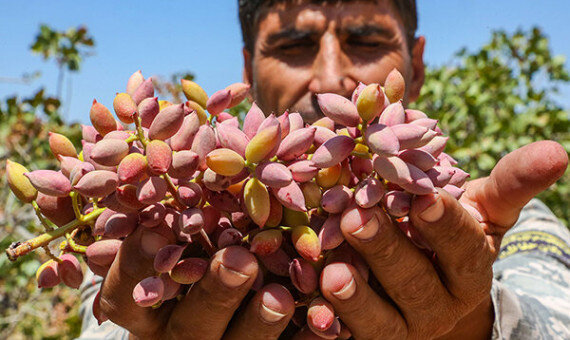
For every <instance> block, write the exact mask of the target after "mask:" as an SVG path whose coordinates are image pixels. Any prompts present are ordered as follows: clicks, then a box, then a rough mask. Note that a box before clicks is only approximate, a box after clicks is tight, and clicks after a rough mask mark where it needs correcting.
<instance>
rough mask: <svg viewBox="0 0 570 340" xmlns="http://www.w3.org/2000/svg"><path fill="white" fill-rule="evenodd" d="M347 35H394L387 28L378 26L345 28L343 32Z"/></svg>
mask: <svg viewBox="0 0 570 340" xmlns="http://www.w3.org/2000/svg"><path fill="white" fill-rule="evenodd" d="M341 31H342V32H343V33H345V34H349V35H354V36H362V37H366V36H370V35H390V34H392V33H391V32H390V30H388V29H386V28H385V27H381V26H377V25H370V24H366V25H358V26H347V27H343V28H342V30H341Z"/></svg>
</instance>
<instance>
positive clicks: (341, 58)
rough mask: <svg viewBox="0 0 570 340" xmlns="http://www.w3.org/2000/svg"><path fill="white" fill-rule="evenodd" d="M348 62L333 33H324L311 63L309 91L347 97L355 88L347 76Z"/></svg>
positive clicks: (352, 81) (354, 84)
mask: <svg viewBox="0 0 570 340" xmlns="http://www.w3.org/2000/svg"><path fill="white" fill-rule="evenodd" d="M349 62H350V61H349V60H348V58H347V57H346V55H344V53H343V51H342V48H341V45H340V42H339V40H338V38H337V37H336V36H335V35H334V34H333V33H330V32H327V33H325V34H324V35H323V36H322V37H321V40H320V42H319V52H318V54H317V57H316V58H315V61H314V63H313V75H312V79H311V82H310V83H309V91H311V92H312V93H336V94H339V95H341V96H345V97H349V96H350V95H351V94H352V91H353V90H354V88H356V82H355V81H354V80H352V79H351V78H350V77H349V75H348V67H349Z"/></svg>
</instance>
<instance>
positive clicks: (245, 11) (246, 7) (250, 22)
mask: <svg viewBox="0 0 570 340" xmlns="http://www.w3.org/2000/svg"><path fill="white" fill-rule="evenodd" d="M291 1H292V0H238V6H239V21H240V23H241V34H242V37H243V43H244V45H245V48H246V49H247V50H248V51H250V52H253V43H254V41H255V29H256V27H255V25H256V24H257V20H258V16H259V13H260V12H261V10H262V9H263V8H264V7H266V8H267V7H270V6H273V5H275V4H278V3H285V2H291ZM310 1H311V2H313V3H340V2H351V1H363V0H310ZM368 1H376V0H368ZM392 1H393V2H394V5H395V6H396V9H397V10H398V12H399V13H400V16H401V17H402V20H403V21H404V29H405V30H406V38H407V41H408V46H409V48H410V49H411V48H412V46H413V44H414V40H415V35H416V30H417V29H418V13H417V9H416V0H392Z"/></svg>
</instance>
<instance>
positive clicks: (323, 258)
mask: <svg viewBox="0 0 570 340" xmlns="http://www.w3.org/2000/svg"><path fill="white" fill-rule="evenodd" d="M182 88H183V91H184V94H185V96H186V98H187V99H188V101H186V102H185V103H181V104H175V103H170V102H167V101H159V100H158V98H157V97H154V87H153V84H152V79H151V78H148V79H146V80H145V79H144V78H143V76H142V74H141V73H140V71H139V72H135V73H134V74H133V75H132V76H131V77H130V79H129V81H128V83H127V89H126V92H124V93H119V94H117V95H116V97H115V99H114V102H113V108H114V111H115V114H116V117H117V118H118V120H117V119H116V118H115V117H114V116H113V114H112V113H111V112H110V111H109V110H108V109H107V108H106V107H105V106H104V105H102V104H100V103H98V102H97V101H93V105H92V107H91V111H90V119H91V122H92V126H83V140H82V150H81V152H79V153H78V152H77V150H76V148H75V146H74V145H73V144H72V143H71V142H70V141H69V139H67V138H66V137H65V136H63V135H60V134H57V133H51V134H50V137H49V145H50V148H51V150H52V152H53V154H54V156H55V157H57V159H58V160H59V161H60V165H61V169H60V170H59V171H52V170H35V171H28V170H27V169H26V168H25V167H24V166H22V165H20V164H18V163H15V162H11V161H8V163H7V176H8V183H9V185H10V188H11V189H12V191H13V192H14V194H15V195H16V196H17V197H18V198H19V199H20V200H22V201H23V202H26V203H31V204H32V205H33V206H34V209H35V210H36V213H37V215H38V217H39V219H40V220H41V222H42V224H43V225H44V226H45V228H46V232H45V233H44V234H42V235H39V236H37V237H35V238H33V239H31V240H28V241H25V242H19V243H16V244H13V245H12V246H11V247H10V248H9V249H8V250H7V254H8V256H9V258H10V259H12V260H15V259H16V258H17V257H19V256H21V255H24V254H26V253H28V252H30V251H32V250H33V249H36V248H38V247H44V248H45V249H46V250H47V251H48V253H50V255H51V256H52V259H51V260H49V261H47V262H46V263H44V264H43V265H42V266H41V267H40V268H39V269H38V272H37V281H38V286H39V287H44V288H48V287H53V286H55V285H57V284H59V283H60V282H63V283H64V284H66V285H68V286H70V287H73V288H77V287H79V285H80V284H81V282H82V279H83V273H82V269H81V265H80V263H79V260H78V258H77V257H76V256H74V255H73V254H80V255H81V257H82V258H83V259H85V260H86V262H87V265H88V266H89V268H90V269H91V270H92V271H93V272H94V273H96V274H97V275H101V276H106V275H107V272H108V270H109V268H110V266H111V265H112V263H113V261H114V259H115V256H116V254H117V252H118V250H119V248H120V247H121V243H122V240H123V239H124V238H125V237H128V236H129V235H130V234H131V233H133V232H134V231H135V230H136V229H137V228H153V229H154V230H155V231H156V232H157V233H160V234H162V235H164V236H165V237H166V238H168V239H169V240H171V244H169V245H167V246H164V247H162V248H160V249H158V251H157V253H156V256H155V259H154V269H155V273H156V274H155V275H154V276H151V277H148V278H146V279H144V280H142V281H141V282H140V283H139V284H138V285H137V286H136V287H135V288H134V290H133V298H134V300H135V302H136V303H137V304H138V305H140V306H142V307H154V308H157V307H158V306H160V304H161V303H162V302H164V301H166V300H170V299H174V298H176V297H177V296H179V295H180V294H184V293H185V292H187V291H188V289H191V286H192V284H193V283H195V282H197V281H199V280H200V279H201V278H202V276H203V275H204V273H205V272H206V270H207V268H208V265H209V258H210V257H211V256H212V255H213V254H214V253H215V252H216V251H217V250H219V249H222V248H225V247H231V246H242V247H246V248H248V249H249V251H250V252H252V253H254V254H255V255H256V257H257V258H258V260H259V262H260V264H261V265H260V267H261V268H262V269H261V270H260V271H259V275H258V277H257V279H256V282H255V284H254V287H253V288H254V289H259V288H261V287H262V286H263V285H264V284H267V283H271V282H277V283H280V284H282V285H284V286H285V287H286V288H288V289H289V291H290V292H291V293H292V294H293V296H294V298H295V299H296V300H297V305H298V306H299V309H300V311H301V312H302V313H304V315H306V316H303V317H298V314H299V313H296V317H294V319H293V321H294V322H295V323H296V324H297V325H298V326H299V327H303V326H305V325H306V326H307V327H308V329H310V330H311V331H312V332H313V333H315V334H317V335H319V336H321V337H324V338H337V337H339V336H341V334H347V332H348V330H347V329H346V327H345V326H344V325H342V323H341V322H340V320H339V319H338V318H337V317H336V316H335V313H334V310H333V308H332V305H331V304H330V303H328V302H327V301H326V300H324V299H323V298H322V297H321V296H320V293H319V290H318V281H319V279H318V278H319V275H320V271H321V270H322V269H323V267H324V266H325V265H326V264H329V263H332V262H338V261H342V262H347V263H350V264H352V265H353V266H354V267H355V268H357V269H358V270H359V271H360V273H361V274H362V276H363V277H364V278H369V273H368V272H369V271H368V267H367V265H366V263H365V262H364V261H363V260H362V259H361V258H360V256H359V255H358V254H357V253H356V252H355V251H354V250H353V249H352V248H351V247H350V246H349V245H348V244H347V243H346V242H344V236H343V232H342V231H345V232H346V231H351V233H352V234H357V233H359V234H362V233H370V236H372V235H373V234H375V233H376V231H377V230H378V228H379V227H380V226H379V223H380V222H379V214H384V213H387V214H388V215H390V216H391V218H392V220H393V223H395V224H396V225H398V226H399V228H400V229H401V230H402V232H403V233H405V234H406V235H407V236H408V237H409V238H410V239H411V240H412V242H414V243H415V244H416V245H417V246H418V247H420V248H423V249H425V250H426V251H427V252H429V251H430V250H429V247H428V246H427V245H426V244H425V242H423V241H422V239H421V236H420V235H419V234H418V233H417V232H416V231H415V229H414V227H413V225H412V224H411V223H410V221H409V219H408V217H407V215H408V213H409V210H410V206H411V202H412V198H413V196H414V195H426V194H430V193H433V192H434V191H435V188H443V189H445V190H446V191H448V192H449V193H451V194H452V195H454V196H455V197H456V198H459V197H460V196H461V194H462V193H463V190H462V189H461V186H462V185H463V183H464V182H465V180H466V179H467V177H468V174H467V173H466V172H464V171H462V170H461V169H459V168H457V167H455V165H456V164H457V162H456V161H455V160H454V159H453V158H451V157H450V156H449V155H447V154H445V153H444V152H443V150H444V148H445V144H446V142H447V137H443V136H442V132H441V130H440V129H439V128H438V127H437V121H436V120H433V119H430V118H428V117H427V115H426V114H424V113H423V112H420V111H417V110H410V109H405V108H404V105H403V102H402V99H403V96H404V92H405V84H404V79H403V77H402V76H401V74H400V73H398V71H396V70H394V71H392V72H391V73H390V75H389V76H388V78H387V79H386V82H385V84H384V87H381V86H380V85H379V84H369V85H365V84H359V86H358V87H357V88H356V89H355V91H354V93H353V95H352V98H351V99H348V98H345V97H342V96H340V95H336V94H330V93H329V94H326V93H325V94H319V95H318V96H317V101H318V104H319V106H320V108H321V111H322V112H323V113H324V115H325V117H323V118H322V119H320V120H318V121H316V122H315V123H313V124H311V125H308V124H306V123H305V122H304V121H303V119H302V117H301V115H300V114H299V113H297V112H291V113H290V112H287V111H286V112H284V113H283V114H281V115H279V116H276V115H274V114H271V115H268V116H266V115H265V113H264V112H262V111H261V109H260V108H259V107H258V106H257V105H256V104H255V103H254V104H253V105H252V107H251V109H250V110H249V112H248V113H247V115H246V116H245V120H244V122H243V126H240V123H239V121H238V119H237V118H236V117H233V116H231V115H230V114H229V113H227V112H226V111H225V110H226V109H228V108H231V107H233V106H235V105H237V104H239V103H240V102H241V101H242V100H244V98H245V97H246V95H247V93H248V91H249V86H248V85H246V84H241V83H236V84H233V85H230V86H228V87H227V88H225V89H223V90H220V91H218V92H216V93H214V94H212V95H211V96H210V97H208V95H207V94H206V92H205V91H204V90H203V89H202V88H201V87H200V86H199V85H198V84H196V83H194V82H192V81H188V80H182ZM206 111H207V113H206ZM121 123H122V124H121ZM133 125H134V126H133ZM124 126H127V128H125V127H124ZM129 126H130V127H131V129H128V127H129ZM341 230H342V231H341ZM59 238H63V241H62V242H61V245H60V249H61V254H59V255H58V256H56V255H53V254H51V252H49V249H48V248H47V245H48V244H49V243H50V242H51V241H54V240H56V239H59ZM359 238H366V235H359ZM370 279H371V280H372V279H373V278H370ZM98 303H99V300H98V298H96V299H95V302H94V306H93V309H94V314H95V316H96V317H97V318H98V319H99V320H100V321H101V322H102V321H104V320H105V319H106V317H105V316H104V315H103V314H102V313H101V312H100V309H99V307H98ZM305 312H306V313H305Z"/></svg>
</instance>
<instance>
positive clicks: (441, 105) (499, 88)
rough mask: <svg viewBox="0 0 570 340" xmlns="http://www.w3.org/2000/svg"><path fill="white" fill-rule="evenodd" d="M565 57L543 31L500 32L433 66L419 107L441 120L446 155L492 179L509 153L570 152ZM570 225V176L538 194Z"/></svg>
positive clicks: (477, 174)
mask: <svg viewBox="0 0 570 340" xmlns="http://www.w3.org/2000/svg"><path fill="white" fill-rule="evenodd" d="M564 63H565V58H564V57H563V56H553V55H552V53H551V51H550V46H549V42H548V38H547V37H546V36H545V35H544V34H543V32H542V31H541V30H540V29H539V28H532V29H530V30H528V31H525V30H518V31H516V32H514V33H512V34H509V33H507V32H504V31H496V32H493V34H492V37H491V41H490V42H489V43H488V44H486V45H485V46H483V47H482V48H481V49H480V50H478V51H475V52H469V51H467V50H465V49H463V50H461V51H459V52H458V53H457V54H456V55H455V57H454V59H452V60H451V62H449V63H447V64H445V65H443V66H439V67H428V69H427V74H426V82H425V85H424V87H423V89H422V92H421V96H420V98H419V99H418V100H417V102H416V103H415V104H414V105H413V106H414V108H418V109H421V110H423V111H425V112H427V113H428V114H429V115H430V117H432V118H435V119H438V120H439V122H440V126H441V127H442V129H443V130H444V132H445V133H446V134H447V135H449V136H450V137H451V138H450V139H449V142H448V144H447V148H446V152H448V153H450V154H451V155H453V156H454V157H455V158H457V159H458V160H459V164H460V166H461V167H462V168H463V169H465V170H467V171H469V172H470V173H471V177H472V178H479V177H482V176H487V175H488V174H489V173H490V171H491V169H493V167H494V166H495V164H496V163H497V161H498V160H499V159H500V158H501V157H502V156H504V155H506V154H507V153H509V152H510V151H513V150H515V149H517V148H519V147H521V146H523V145H526V144H529V143H531V142H534V141H538V140H544V139H551V140H555V141H557V142H559V143H561V144H562V145H563V146H564V148H565V149H566V151H568V150H570V120H569V112H568V111H566V110H564V108H563V107H562V106H561V105H560V104H559V103H557V101H556V94H557V93H558V92H559V86H560V85H561V84H568V83H570V75H569V74H568V70H567V69H566V68H565V66H564ZM538 197H539V198H540V199H542V200H543V201H544V202H545V203H546V204H547V205H548V206H549V207H550V209H552V210H553V211H554V213H555V214H556V216H557V217H558V218H560V219H562V220H563V221H564V222H565V223H566V225H568V221H569V220H570V210H569V209H568V202H570V174H569V172H568V171H567V172H566V174H565V175H564V177H563V178H562V179H561V180H560V181H558V182H557V183H556V184H555V185H553V187H552V188H550V189H549V190H547V191H546V192H544V193H542V194H540V195H539V196H538Z"/></svg>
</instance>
